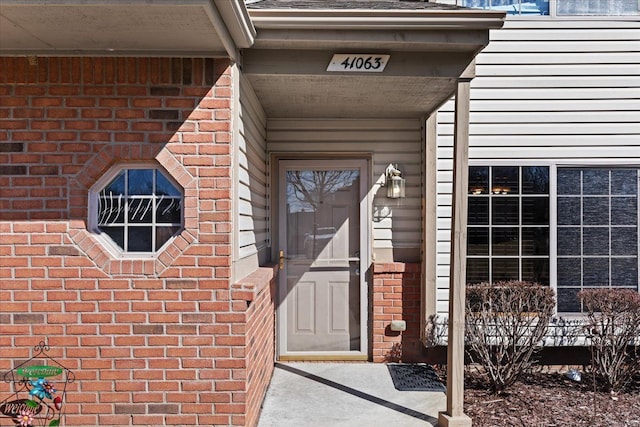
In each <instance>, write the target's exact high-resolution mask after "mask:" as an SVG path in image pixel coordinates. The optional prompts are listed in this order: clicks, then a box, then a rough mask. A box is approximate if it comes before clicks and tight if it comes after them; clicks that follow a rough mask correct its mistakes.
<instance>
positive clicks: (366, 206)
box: [272, 153, 371, 360]
mask: <svg viewBox="0 0 640 427" xmlns="http://www.w3.org/2000/svg"><path fill="white" fill-rule="evenodd" d="M283 154H284V153H283ZM272 160H273V162H274V164H273V166H274V177H275V178H276V179H275V181H274V182H273V184H274V185H273V192H272V193H273V195H274V197H273V200H274V203H273V205H272V206H273V207H275V208H276V212H277V213H276V214H277V215H278V216H277V220H275V221H273V225H274V226H275V227H276V228H277V232H275V233H273V236H274V237H275V238H276V241H277V243H278V245H277V246H276V245H274V248H275V252H276V258H277V252H278V251H279V250H280V248H281V245H280V242H281V240H282V237H283V233H284V232H285V231H286V215H284V214H282V212H281V204H282V201H283V200H282V198H281V197H280V195H281V194H282V190H283V185H284V183H285V181H286V180H285V177H284V173H285V171H286V170H287V167H289V168H292V167H298V168H299V167H303V168H304V167H307V168H316V169H320V170H322V169H325V170H332V169H349V168H357V169H359V170H360V218H359V220H360V271H361V274H360V350H359V351H344V352H340V351H327V352H322V353H316V352H303V351H297V352H291V351H289V352H287V351H286V338H287V335H286V333H287V326H286V325H287V323H286V320H287V313H286V304H284V297H285V295H284V290H285V289H286V283H284V282H285V279H286V275H285V274H279V275H278V289H277V292H276V295H277V307H276V331H275V332H276V337H275V338H276V358H277V359H278V360H368V359H369V332H370V331H369V294H370V289H369V285H370V283H369V277H368V270H369V266H370V265H371V200H370V199H371V195H370V192H369V184H370V182H371V177H370V175H371V156H370V155H369V154H364V153H362V154H358V155H357V157H356V156H349V157H346V156H340V155H337V156H332V155H328V154H325V153H323V154H317V155H312V156H308V155H305V156H300V157H291V156H290V155H286V154H284V155H283V156H275V155H274V156H273V157H272Z"/></svg>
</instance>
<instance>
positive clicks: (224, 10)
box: [212, 0, 256, 49]
mask: <svg viewBox="0 0 640 427" xmlns="http://www.w3.org/2000/svg"><path fill="white" fill-rule="evenodd" d="M212 1H213V3H214V4H215V7H216V9H218V12H219V13H220V16H221V17H222V20H223V21H224V23H225V26H226V27H227V29H228V31H229V34H230V35H231V37H232V38H233V41H234V42H235V45H236V46H237V47H238V48H240V49H245V48H248V47H251V45H253V42H254V41H255V37H256V29H255V27H254V26H253V23H252V22H251V18H250V17H249V12H248V11H247V8H246V7H245V5H244V2H243V1H242V0H212Z"/></svg>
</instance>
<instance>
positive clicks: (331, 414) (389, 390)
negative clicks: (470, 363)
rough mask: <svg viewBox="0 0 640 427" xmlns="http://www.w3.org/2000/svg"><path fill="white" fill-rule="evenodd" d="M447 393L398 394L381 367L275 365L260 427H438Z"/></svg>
mask: <svg viewBox="0 0 640 427" xmlns="http://www.w3.org/2000/svg"><path fill="white" fill-rule="evenodd" d="M445 408H446V397H445V394H444V393H442V392H428V391H398V390H396V388H395V387H394V385H393V380H392V379H391V375H390V374H389V370H388V368H387V365H385V364H381V363H307V362H300V363H276V367H275V370H274V373H273V378H272V380H271V385H270V386H269V390H268V391H267V395H266V397H265V400H264V403H263V405H262V413H261V414H260V420H259V422H258V427H315V426H317V427H333V426H344V427H373V426H402V427H414V426H415V427H418V426H420V427H429V426H436V425H437V420H438V411H444V410H445Z"/></svg>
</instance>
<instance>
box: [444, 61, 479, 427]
mask: <svg viewBox="0 0 640 427" xmlns="http://www.w3.org/2000/svg"><path fill="white" fill-rule="evenodd" d="M470 67H474V64H471V66H470ZM474 68H475V67H474ZM474 68H471V70H473V69H474ZM468 70H469V69H468ZM465 74H467V73H464V74H463V76H462V77H461V78H460V79H459V80H458V86H457V89H456V100H455V130H454V149H453V197H452V212H451V258H450V273H449V338H448V346H447V410H446V412H441V413H440V417H439V420H438V423H439V424H438V425H440V426H441V427H470V426H471V418H469V417H468V416H467V415H465V413H464V408H463V403H464V306H465V285H466V275H467V271H466V257H467V191H468V182H469V176H468V175H469V172H468V164H469V90H470V85H471V78H472V74H473V72H472V71H471V73H469V74H471V76H469V77H467V76H466V75H465Z"/></svg>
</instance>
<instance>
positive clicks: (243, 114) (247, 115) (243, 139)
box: [234, 75, 269, 280]
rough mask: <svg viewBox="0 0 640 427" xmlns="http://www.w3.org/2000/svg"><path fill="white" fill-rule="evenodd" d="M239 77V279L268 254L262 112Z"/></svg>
mask: <svg viewBox="0 0 640 427" xmlns="http://www.w3.org/2000/svg"><path fill="white" fill-rule="evenodd" d="M237 77H238V79H239V85H237V86H236V87H238V86H239V89H238V92H239V94H238V97H239V98H238V100H237V101H236V109H237V116H236V118H237V128H236V141H237V146H236V151H235V153H234V154H235V156H234V157H235V164H234V166H235V167H234V172H235V173H236V175H235V176H234V182H235V191H236V197H235V198H234V203H235V206H234V212H235V218H234V223H235V227H234V238H235V239H236V242H237V244H236V245H234V248H235V251H236V253H235V254H234V260H235V265H234V267H235V268H234V278H235V279H236V280H237V279H240V278H242V277H244V276H246V275H247V274H249V273H251V272H252V271H253V270H255V269H256V268H257V267H258V266H259V265H260V264H263V263H264V262H265V261H266V260H267V259H268V257H269V253H268V250H269V215H268V186H267V182H268V172H267V171H268V169H267V154H266V153H267V151H266V123H267V119H266V116H265V113H264V111H263V109H262V107H261V106H260V102H259V101H258V99H257V97H256V95H255V93H254V92H253V89H252V88H251V85H250V84H249V82H248V81H247V80H246V79H245V78H244V77H243V76H242V75H238V76H237Z"/></svg>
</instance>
